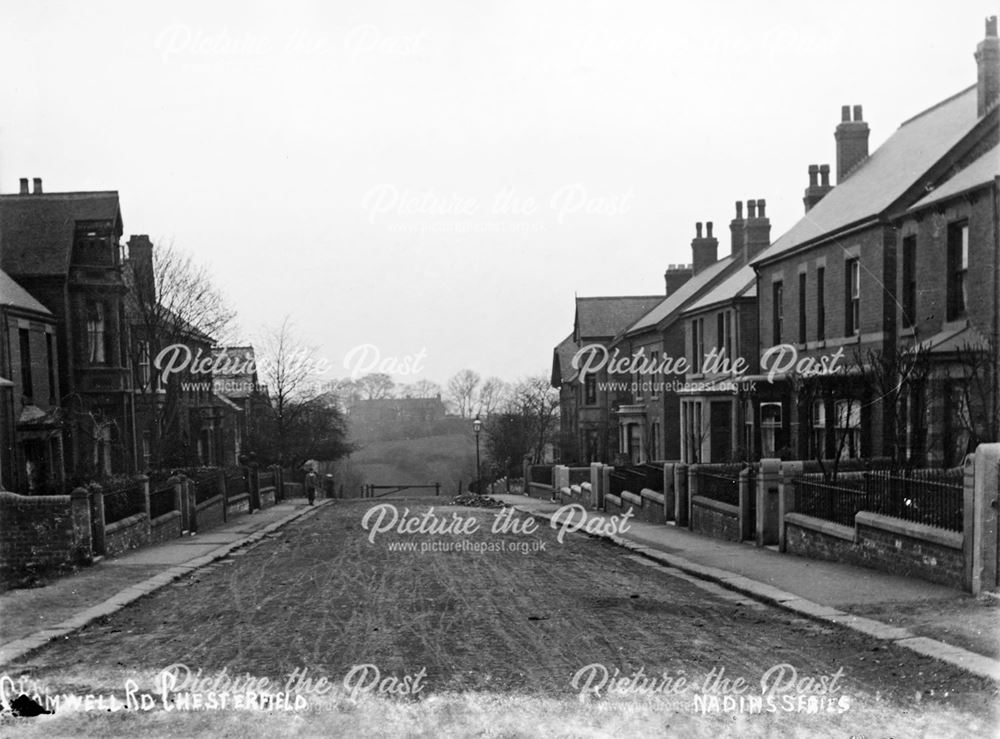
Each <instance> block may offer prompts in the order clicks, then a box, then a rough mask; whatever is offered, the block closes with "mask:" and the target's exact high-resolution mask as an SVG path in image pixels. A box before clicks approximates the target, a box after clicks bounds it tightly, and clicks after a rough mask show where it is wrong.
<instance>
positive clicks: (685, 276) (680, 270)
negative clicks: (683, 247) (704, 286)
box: [663, 264, 693, 295]
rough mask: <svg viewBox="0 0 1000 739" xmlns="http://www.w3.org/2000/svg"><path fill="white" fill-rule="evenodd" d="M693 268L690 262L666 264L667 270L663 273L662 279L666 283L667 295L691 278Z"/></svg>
mask: <svg viewBox="0 0 1000 739" xmlns="http://www.w3.org/2000/svg"><path fill="white" fill-rule="evenodd" d="M692 274H693V270H692V269H691V265H690V264H671V265H668V266H667V271H666V272H664V273H663V281H664V283H665V284H666V288H667V292H666V294H667V295H673V294H674V293H675V292H677V290H678V289H680V287H681V285H683V284H684V283H685V282H687V281H688V280H689V279H691V275H692Z"/></svg>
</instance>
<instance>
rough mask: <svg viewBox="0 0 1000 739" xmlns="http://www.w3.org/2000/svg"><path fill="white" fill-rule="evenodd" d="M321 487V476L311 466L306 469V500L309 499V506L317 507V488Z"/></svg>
mask: <svg viewBox="0 0 1000 739" xmlns="http://www.w3.org/2000/svg"><path fill="white" fill-rule="evenodd" d="M317 487H319V475H317V474H316V468H315V467H312V466H309V467H308V468H306V481H305V489H306V498H308V499H309V505H315V502H316V488H317Z"/></svg>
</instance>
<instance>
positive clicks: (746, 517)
mask: <svg viewBox="0 0 1000 739" xmlns="http://www.w3.org/2000/svg"><path fill="white" fill-rule="evenodd" d="M751 472H752V470H750V469H749V468H746V469H742V470H740V474H739V495H740V497H739V502H740V518H739V522H740V541H746V540H747V539H752V538H753V535H754V523H756V522H755V521H751V520H750V508H751V506H750V496H751V495H757V491H756V490H755V489H754V485H753V478H752V477H751Z"/></svg>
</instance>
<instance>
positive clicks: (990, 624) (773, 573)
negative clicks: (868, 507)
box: [492, 495, 1000, 681]
mask: <svg viewBox="0 0 1000 739" xmlns="http://www.w3.org/2000/svg"><path fill="white" fill-rule="evenodd" d="M492 497H494V498H496V499H498V500H501V501H503V502H505V503H507V504H509V505H512V506H514V507H515V508H516V509H518V510H520V511H522V512H524V513H526V514H530V515H533V516H536V517H539V518H542V519H545V520H548V521H552V520H553V518H554V514H556V513H557V511H558V510H559V508H560V507H561V506H562V505H563V504H561V503H556V502H549V501H544V500H538V499H537V498H530V497H527V496H523V495H493V496H492ZM587 516H588V521H590V520H591V519H600V520H601V521H602V522H603V523H604V524H605V525H604V526H602V527H600V528H602V529H603V530H604V531H608V532H611V531H612V527H611V526H610V525H608V524H609V523H610V521H609V519H615V517H614V516H610V515H607V514H604V513H601V512H599V511H587ZM577 520H579V518H578V519H577ZM618 520H619V521H620V518H619V519H618ZM564 521H565V519H558V518H557V519H556V524H557V525H558V524H559V523H561V522H564ZM592 525H593V527H594V530H597V529H598V527H599V525H598V524H596V523H594V524H592ZM621 528H622V527H618V530H617V531H616V532H615V533H600V534H595V535H597V536H600V537H601V538H604V539H607V540H609V541H612V542H614V543H615V544H618V545H619V546H622V547H624V548H626V549H629V550H631V551H633V552H634V553H636V554H640V555H642V556H643V557H646V558H648V559H651V560H654V561H656V562H659V563H661V564H665V565H668V566H670V567H673V568H676V569H678V570H681V571H682V572H685V573H687V574H689V575H693V576H695V577H699V578H701V579H703V580H709V581H712V582H716V583H719V584H720V585H723V586H725V587H727V588H730V589H732V590H735V591H738V592H741V593H744V594H746V595H749V596H751V597H753V598H756V599H758V600H763V601H766V602H769V603H772V604H774V605H777V606H779V607H781V608H784V609H786V610H788V611H792V612H794V613H797V614H799V615H800V616H804V617H807V618H810V619H813V620H817V621H825V622H829V623H836V624H840V625H842V626H845V627H847V628H849V629H853V630H854V631H859V632H861V633H864V634H867V635H869V636H872V637H874V638H876V639H880V640H884V641H887V642H892V643H894V644H897V645H898V646H900V647H903V648H905V649H910V650H912V651H914V652H917V653H919V654H923V655H926V656H930V657H933V658H936V659H940V660H943V661H945V662H948V663H950V664H953V665H956V666H958V667H960V668H962V669H964V670H967V671H969V672H972V673H974V674H976V675H980V676H983V677H988V678H991V679H993V680H998V681H1000V661H998V659H997V657H998V656H1000V628H998V627H1000V601H998V600H997V598H996V597H995V596H993V595H984V596H980V597H979V598H975V597H973V596H972V595H970V594H968V593H966V592H964V591H961V590H957V589H953V588H949V587H946V586H943V585H936V584H934V583H930V582H926V581H924V580H919V579H916V578H910V577H902V576H898V575H891V574H888V573H884V572H879V571H876V570H870V569H866V568H862V567H855V566H852V565H847V564H843V563H840V562H824V561H821V560H814V559H809V558H806V557H799V556H795V555H791V554H781V553H779V552H778V551H777V550H776V548H768V547H757V546H755V545H754V544H752V543H748V542H742V543H735V542H727V541H721V540H717V539H712V538H710V537H706V536H702V535H700V534H696V533H693V532H691V531H689V530H688V529H685V528H682V527H678V526H674V525H673V524H651V523H646V522H643V521H636V520H635V519H629V520H628V528H627V530H624V531H622V530H620V529H621Z"/></svg>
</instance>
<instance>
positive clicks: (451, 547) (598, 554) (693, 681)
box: [0, 499, 997, 737]
mask: <svg viewBox="0 0 1000 739" xmlns="http://www.w3.org/2000/svg"><path fill="white" fill-rule="evenodd" d="M441 502H442V501H441V500H440V499H439V500H437V501H435V500H426V499H425V500H424V501H420V502H415V501H413V500H396V501H387V500H380V501H355V502H338V503H337V504H335V505H331V506H328V507H326V508H325V509H323V510H321V511H319V512H318V513H317V515H315V516H312V517H310V518H308V519H305V520H303V521H302V522H297V523H295V524H292V525H290V526H289V527H288V528H286V529H284V530H281V531H278V532H275V534H274V535H272V536H271V537H270V538H268V539H265V540H263V541H262V542H261V543H259V544H257V545H255V546H254V547H252V548H248V549H245V550H240V551H238V552H236V553H234V555H232V556H230V557H228V558H227V559H224V560H221V561H219V562H218V563H216V564H214V565H212V566H209V567H206V568H203V569H201V570H198V571H196V572H195V573H193V574H192V575H191V576H189V577H187V578H185V579H182V580H180V581H177V582H175V583H174V584H173V585H171V586H169V587H167V588H165V589H164V590H161V591H159V592H157V593H154V594H152V595H151V596H149V597H147V598H144V599H142V600H140V601H137V602H136V603H135V604H133V605H132V606H129V607H128V608H126V609H124V610H123V611H121V612H119V613H118V614H115V615H114V616H112V617H110V618H108V619H105V620H104V621H102V622H100V623H96V624H93V625H91V626H89V627H87V628H86V629H84V630H82V631H81V632H79V633H77V634H76V635H74V636H72V637H71V638H69V639H66V640H63V641H62V642H59V643H53V644H50V645H49V646H47V647H45V648H44V649H42V650H40V651H38V652H36V653H33V654H31V655H29V656H28V657H27V658H26V660H25V661H24V662H22V663H21V664H19V665H16V666H15V668H13V669H12V668H9V667H8V668H7V669H6V672H7V673H8V674H10V675H12V676H19V675H22V674H24V675H26V676H28V679H29V681H30V682H29V684H30V685H34V686H36V687H39V688H40V690H41V691H43V692H44V693H45V694H47V695H50V696H51V695H63V694H65V695H75V696H83V695H87V694H91V695H94V696H116V697H117V698H118V699H120V700H121V701H124V700H125V699H126V697H127V693H126V688H127V687H128V686H130V685H131V686H132V687H133V688H136V686H137V687H138V690H137V691H136V690H133V694H132V697H133V698H136V697H137V696H141V695H142V694H143V693H147V694H148V695H150V696H152V697H151V699H150V700H155V702H156V706H155V708H153V709H152V710H149V711H142V710H137V711H119V712H110V713H109V712H106V711H97V710H94V711H80V710H76V709H71V708H70V707H69V704H64V705H63V710H60V711H59V712H58V713H57V714H56V715H54V716H42V717H39V718H36V719H24V718H20V719H13V718H10V717H4V718H3V719H2V724H0V729H2V730H4V731H6V730H8V729H10V730H12V731H16V732H17V733H19V734H24V735H26V736H51V735H78V734H79V735H82V734H91V735H92V734H97V733H101V734H108V735H119V734H120V735H127V734H131V733H135V732H137V731H143V730H146V731H152V732H153V733H156V734H163V735H169V734H174V735H177V736H186V735H196V734H205V735H208V734H212V735H223V734H226V733H231V734H233V735H243V734H246V733H249V734H254V735H257V734H259V735H265V734H268V733H274V732H278V733H286V732H289V731H291V730H293V729H294V731H295V732H296V733H299V734H306V735H308V734H311V733H317V734H320V733H321V734H328V733H330V732H335V733H343V734H344V735H354V736H365V735H371V736H376V735H389V736H393V735H402V734H407V733H412V734H414V735H422V734H426V735H428V736H432V735H440V734H445V735H462V736H464V735H469V734H476V733H477V732H485V733H486V734H492V735H512V736H522V735H523V736H544V735H552V736H556V735H588V736H613V735H632V736H646V735H655V736H713V737H718V736H737V735H738V736H754V735H758V736H769V735H774V734H775V733H780V734H782V735H788V734H793V733H796V732H801V733H802V734H803V735H810V736H811V735H819V736H824V735H828V736H851V735H856V736H861V735H864V736H883V735H895V736H920V735H926V736H989V735H992V727H993V726H995V725H996V720H997V715H996V697H997V692H996V685H994V684H993V683H991V682H989V681H987V680H984V679H980V678H976V677H973V676H971V675H969V674H966V673H964V672H962V671H961V670H958V669H957V668H953V667H951V666H948V665H946V664H943V663H939V662H936V661H934V660H931V659H929V658H924V657H921V656H919V655H916V654H914V653H912V652H909V651H907V650H902V649H898V648H895V647H893V646H891V645H890V646H886V645H885V643H883V642H877V641H875V640H873V639H869V638H867V637H864V636H863V635H860V634H857V633H855V632H852V631H849V630H846V629H842V628H840V627H832V626H828V625H821V624H818V623H816V622H813V621H810V620H807V619H802V618H797V617H794V616H793V615H792V614H790V613H788V612H786V611H783V610H781V609H779V608H777V607H773V606H770V605H765V604H761V603H758V602H756V601H754V600H751V599H749V598H747V597H745V596H742V595H740V594H737V593H734V592H731V591H728V590H725V589H723V588H722V587H720V586H717V585H714V584H711V583H706V582H703V581H700V580H697V579H695V578H692V577H690V576H687V575H684V574H683V573H680V572H678V571H676V570H670V569H668V568H665V567H662V566H659V565H656V564H654V563H651V562H649V561H646V560H643V559H642V558H641V557H638V556H635V555H631V554H629V553H628V552H627V551H625V550H622V549H619V548H618V547H615V546H614V545H612V544H609V543H607V542H605V541H603V540H599V539H595V538H590V537H587V536H585V535H583V534H570V535H568V536H566V537H564V538H563V539H562V541H560V540H559V539H558V537H557V536H556V533H555V532H554V531H553V530H551V529H549V528H547V527H546V525H545V524H544V523H539V522H537V521H535V520H534V519H528V518H526V517H525V516H523V515H517V514H515V515H512V516H511V518H510V519H509V520H501V522H500V523H501V524H505V525H498V524H497V519H496V516H497V515H498V514H497V511H495V510H484V509H468V508H458V507H452V506H448V507H445V506H441V505H440V503H441ZM374 506H382V507H381V508H374ZM366 516H367V518H366ZM394 517H395V520H393V519H394ZM390 524H392V526H391V527H390ZM495 527H498V528H500V529H505V530H501V531H494V528H495ZM401 528H402V529H403V530H404V531H406V532H407V533H400V529H401ZM376 529H386V530H384V531H376ZM180 664H182V665H184V666H185V667H184V668H181V667H174V669H173V670H172V672H171V673H170V674H172V675H173V676H174V678H176V682H175V683H174V685H173V687H174V690H173V691H170V696H169V698H168V699H167V701H166V705H164V701H163V700H162V695H160V694H158V693H157V688H158V687H159V688H162V687H163V683H162V679H161V678H160V676H161V675H162V671H163V670H164V669H165V668H167V667H168V666H171V665H180ZM184 669H188V670H190V671H191V673H195V672H196V671H197V670H201V675H202V677H203V678H209V679H208V680H207V681H203V682H202V683H200V684H198V683H194V682H193V681H189V682H188V683H187V686H186V687H185V684H184V680H183V677H184V674H185V673H184V671H183V670H184ZM223 671H225V674H224V675H223ZM616 671H617V672H616ZM220 675H222V680H221V682H220V681H219V680H220V677H219V676H220ZM233 676H244V677H245V680H246V679H249V680H251V681H257V682H255V683H251V684H250V687H251V688H255V689H256V690H253V691H252V692H257V693H276V692H277V693H280V692H285V693H292V694H294V695H298V696H301V697H302V701H303V702H302V703H301V704H300V705H299V707H298V710H296V708H295V705H294V701H291V703H290V704H289V705H287V706H286V705H283V704H282V703H281V699H280V698H273V699H272V698H269V699H268V700H272V701H275V702H273V703H272V704H269V705H264V704H260V703H258V704H256V705H250V704H247V705H244V706H240V707H237V708H236V709H235V710H234V708H233V705H232V704H231V703H230V704H228V705H227V707H226V709H225V710H214V709H213V710H199V711H169V710H164V708H171V707H177V706H182V707H183V706H185V705H188V704H185V703H184V701H190V700H197V699H196V698H195V699H193V698H192V697H191V694H192V693H194V694H201V693H204V694H207V693H211V692H213V688H215V689H217V690H214V692H215V693H219V694H221V693H226V692H227V690H228V693H229V694H236V693H245V692H246V687H247V685H246V683H245V682H244V683H240V684H235V685H234V684H233V683H232V682H231V681H232V679H233ZM290 676H291V677H290ZM262 679H266V680H267V681H268V684H267V685H266V686H263V688H261V684H260V681H261V680H262ZM213 680H215V682H214V683H213V682H212V681H213ZM227 680H228V681H230V682H229V683H228V685H227V682H226V681H227ZM289 680H291V682H289ZM320 680H322V681H323V682H319V681H320ZM128 681H134V682H133V683H130V682H128ZM220 686H221V689H219V688H220ZM168 687H169V686H168ZM287 688H292V689H291V690H286V689H287ZM185 694H187V695H186V697H185ZM218 697H219V696H218V695H217V696H216V698H218ZM230 698H232V695H230ZM205 700H207V698H205ZM177 701H180V702H179V703H178V702H177ZM262 706H264V707H267V708H271V709H274V710H270V711H262V710H252V709H256V708H261V707H262ZM286 709H287V710H286ZM0 733H2V732H0Z"/></svg>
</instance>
